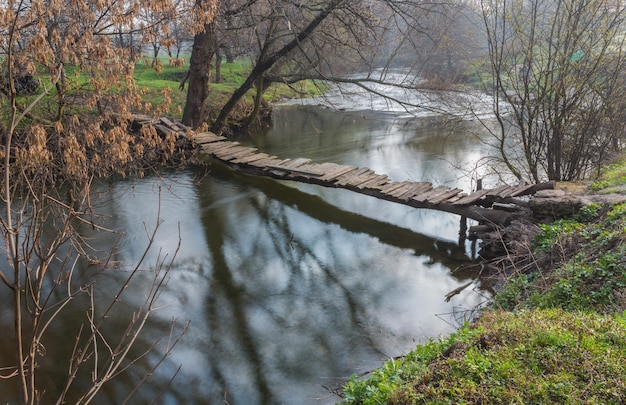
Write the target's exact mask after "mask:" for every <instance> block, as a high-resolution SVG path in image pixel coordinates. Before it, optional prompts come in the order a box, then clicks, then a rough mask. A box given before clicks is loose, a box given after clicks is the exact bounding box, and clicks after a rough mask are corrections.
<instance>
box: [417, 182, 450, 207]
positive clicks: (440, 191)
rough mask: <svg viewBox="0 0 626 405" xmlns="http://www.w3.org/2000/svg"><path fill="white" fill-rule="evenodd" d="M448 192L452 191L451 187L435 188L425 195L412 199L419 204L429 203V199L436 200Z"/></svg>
mask: <svg viewBox="0 0 626 405" xmlns="http://www.w3.org/2000/svg"><path fill="white" fill-rule="evenodd" d="M448 190H450V188H449V187H446V186H437V187H435V188H433V189H432V190H429V191H426V192H425V193H422V194H419V195H416V196H414V197H413V198H412V200H415V201H418V202H422V203H423V202H427V201H428V199H429V198H435V197H437V196H439V195H441V194H443V193H445V192H447V191H448Z"/></svg>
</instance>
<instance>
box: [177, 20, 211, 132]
mask: <svg viewBox="0 0 626 405" xmlns="http://www.w3.org/2000/svg"><path fill="white" fill-rule="evenodd" d="M214 30H215V26H214V25H213V23H210V24H205V26H204V31H202V32H199V33H197V34H196V35H195V36H194V38H193V49H192V51H191V59H190V60H189V72H188V75H187V78H188V79H189V87H188V88H187V100H186V102H185V109H184V111H183V120H182V122H183V124H185V125H188V126H190V127H192V128H198V127H199V126H200V125H201V124H202V122H203V121H204V117H205V114H204V111H203V110H204V102H205V101H206V98H207V96H208V95H209V79H210V74H211V73H210V72H211V71H210V66H211V59H213V56H214V54H215V49H214V46H213V44H214V40H213V34H214Z"/></svg>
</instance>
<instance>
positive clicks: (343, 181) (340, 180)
mask: <svg viewBox="0 0 626 405" xmlns="http://www.w3.org/2000/svg"><path fill="white" fill-rule="evenodd" d="M368 171H371V170H370V169H368V168H367V167H361V168H359V169H357V170H354V171H351V172H348V173H344V174H342V175H341V176H339V177H337V178H336V179H335V182H336V183H337V184H339V185H341V186H345V185H347V184H349V183H350V180H352V179H356V178H357V177H359V176H360V175H362V174H363V173H367V172H368Z"/></svg>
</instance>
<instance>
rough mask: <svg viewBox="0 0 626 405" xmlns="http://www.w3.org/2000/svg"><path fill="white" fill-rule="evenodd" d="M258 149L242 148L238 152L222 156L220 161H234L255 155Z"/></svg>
mask: <svg viewBox="0 0 626 405" xmlns="http://www.w3.org/2000/svg"><path fill="white" fill-rule="evenodd" d="M256 151H257V149H256V148H248V147H247V146H242V147H241V148H240V149H239V150H238V151H233V152H231V153H228V154H226V155H220V159H222V160H234V159H238V158H242V157H246V156H250V155H255V154H256Z"/></svg>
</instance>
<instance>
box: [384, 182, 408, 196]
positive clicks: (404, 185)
mask: <svg viewBox="0 0 626 405" xmlns="http://www.w3.org/2000/svg"><path fill="white" fill-rule="evenodd" d="M414 185H415V184H414V183H412V182H410V181H403V182H402V187H398V188H396V189H395V190H393V191H391V192H388V193H386V194H387V195H390V196H392V197H396V198H398V197H400V196H401V195H402V194H404V193H406V192H407V191H409V190H410V189H412V188H413V187H414Z"/></svg>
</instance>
